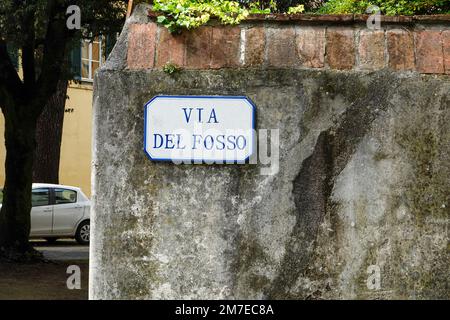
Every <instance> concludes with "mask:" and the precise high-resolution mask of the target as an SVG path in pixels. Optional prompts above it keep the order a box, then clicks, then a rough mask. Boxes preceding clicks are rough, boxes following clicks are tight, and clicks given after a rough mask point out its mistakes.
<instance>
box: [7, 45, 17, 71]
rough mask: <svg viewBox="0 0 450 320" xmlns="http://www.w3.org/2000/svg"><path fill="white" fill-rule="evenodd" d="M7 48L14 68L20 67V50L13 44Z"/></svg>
mask: <svg viewBox="0 0 450 320" xmlns="http://www.w3.org/2000/svg"><path fill="white" fill-rule="evenodd" d="M7 50H8V54H9V57H10V59H11V62H12V64H13V65H14V68H16V70H17V69H19V50H17V48H15V47H14V46H11V45H9V46H7Z"/></svg>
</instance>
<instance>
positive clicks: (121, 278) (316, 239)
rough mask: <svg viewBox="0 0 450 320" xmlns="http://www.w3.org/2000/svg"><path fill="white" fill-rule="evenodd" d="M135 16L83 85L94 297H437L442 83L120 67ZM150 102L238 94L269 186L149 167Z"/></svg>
mask: <svg viewBox="0 0 450 320" xmlns="http://www.w3.org/2000/svg"><path fill="white" fill-rule="evenodd" d="M144 9H145V8H144V7H141V9H140V10H138V11H137V12H136V13H135V15H134V16H133V17H132V18H131V19H130V20H129V22H128V24H127V25H126V26H125V29H124V31H123V33H122V35H121V38H120V40H119V43H118V44H117V46H116V48H115V50H114V52H113V55H112V57H111V58H110V60H109V62H108V63H107V64H106V66H105V67H104V68H102V69H101V70H100V72H99V73H98V74H97V78H96V81H95V91H94V136H95V138H94V150H93V151H94V163H93V212H92V217H93V218H92V219H93V221H92V242H91V264H90V265H91V274H90V297H91V298H93V299H109V298H111V299H144V298H146V299H160V298H163V299H169V298H171V299H174V298H175V299H177V298H183V299H201V298H206V299H216V298H238V299H253V298H277V299H278V298H280V299H285V298H288V299H305V298H314V299H323V298H325V299H328V298H338V299H340V298H364V299H365V298H368V299H374V298H408V299H411V298H417V299H428V298H446V299H448V298H450V287H449V285H450V273H449V262H450V244H449V222H450V216H449V214H450V211H449V206H450V202H449V190H450V126H449V123H450V110H449V108H450V79H449V77H448V76H446V75H421V74H419V73H417V72H406V71H403V72H394V71H392V70H388V69H383V70H378V71H376V72H370V71H363V70H359V69H358V70H348V71H335V70H330V68H328V67H327V68H325V69H323V70H320V69H306V68H266V67H258V66H256V67H252V68H236V67H229V68H219V69H218V70H185V69H183V70H181V71H179V72H176V73H175V74H173V75H169V74H166V73H164V72H163V71H161V70H160V69H158V68H153V66H154V64H152V65H151V66H148V65H147V66H142V67H141V68H129V65H127V63H130V60H129V59H130V57H129V56H128V62H127V52H128V46H129V42H128V39H132V38H133V36H132V35H130V34H129V30H131V29H133V28H138V29H139V28H142V27H136V26H133V24H136V23H148V19H149V18H148V17H147V15H146V14H145V12H144ZM146 26H147V27H144V28H147V30H150V29H152V28H154V25H153V24H150V23H149V24H147V25H146ZM274 28H276V26H274ZM352 28H353V27H352ZM149 41H150V40H149ZM145 42H146V41H143V44H142V46H143V48H144V47H145V50H148V46H147V45H146V44H145ZM150 42H151V41H150ZM155 42H156V41H153V43H155ZM147 44H148V43H147ZM134 45H135V44H134ZM153 49H154V50H157V48H155V47H154V48H153ZM138 55H139V54H138ZM134 61H136V60H134ZM134 66H136V64H134ZM130 69H136V70H130ZM157 94H205V95H215V94H217V95H227V94H230V95H247V96H248V97H250V98H251V99H252V100H253V102H254V103H255V104H256V106H257V127H258V128H267V129H275V128H278V129H280V170H279V172H278V174H276V175H273V176H264V175H261V174H260V170H259V169H260V166H259V165H250V164H248V165H174V164H171V163H156V162H151V161H150V160H149V159H148V158H147V157H146V155H145V154H144V152H143V151H142V149H143V133H144V132H143V130H144V128H143V125H144V120H143V105H144V103H145V102H147V101H148V100H149V99H150V98H151V97H153V96H154V95H157ZM371 265H377V266H378V267H379V268H380V270H381V288H380V289H379V290H369V289H368V287H367V285H366V280H367V278H368V276H369V275H368V274H367V268H368V267H369V266H371Z"/></svg>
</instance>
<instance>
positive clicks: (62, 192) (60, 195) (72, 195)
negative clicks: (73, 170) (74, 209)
mask: <svg viewBox="0 0 450 320" xmlns="http://www.w3.org/2000/svg"><path fill="white" fill-rule="evenodd" d="M75 202H77V192H76V191H74V190H68V189H55V204H64V203H75Z"/></svg>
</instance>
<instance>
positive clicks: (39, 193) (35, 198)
mask: <svg viewBox="0 0 450 320" xmlns="http://www.w3.org/2000/svg"><path fill="white" fill-rule="evenodd" d="M49 203H50V192H49V190H48V189H47V188H41V189H33V191H32V192H31V206H32V207H39V206H48V205H49Z"/></svg>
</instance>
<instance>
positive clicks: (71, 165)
mask: <svg viewBox="0 0 450 320" xmlns="http://www.w3.org/2000/svg"><path fill="white" fill-rule="evenodd" d="M67 95H68V96H69V99H68V100H67V101H66V107H65V109H66V112H65V113H64V125H63V134H62V145H61V159H60V168H59V183H60V184H66V185H71V186H76V187H80V188H81V189H82V190H83V192H84V193H85V194H86V195H87V196H88V197H90V195H91V159H92V156H91V143H92V142H91V139H92V84H90V83H87V82H86V83H83V84H71V85H70V86H69V88H68V90H67ZM4 128H5V127H4V118H3V114H2V116H1V117H0V164H1V165H0V186H1V187H3V184H4V181H5V165H4V163H5V156H6V150H5V142H4Z"/></svg>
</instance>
